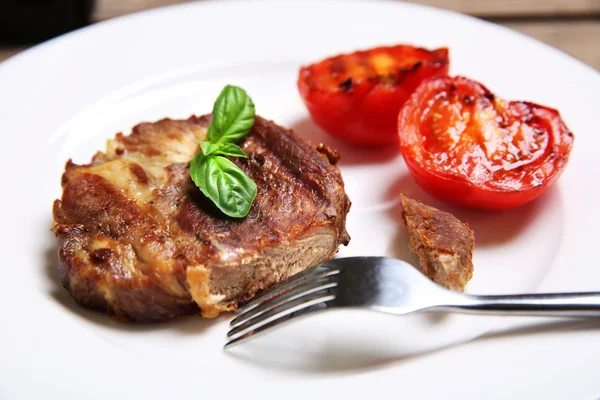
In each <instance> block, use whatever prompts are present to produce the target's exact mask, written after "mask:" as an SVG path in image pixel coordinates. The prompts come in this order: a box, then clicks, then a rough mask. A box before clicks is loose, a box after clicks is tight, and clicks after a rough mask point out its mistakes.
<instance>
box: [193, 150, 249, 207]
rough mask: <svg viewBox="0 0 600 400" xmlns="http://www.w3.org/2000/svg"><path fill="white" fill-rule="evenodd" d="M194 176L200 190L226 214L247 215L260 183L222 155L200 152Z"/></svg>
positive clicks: (194, 159) (194, 162)
mask: <svg viewBox="0 0 600 400" xmlns="http://www.w3.org/2000/svg"><path fill="white" fill-rule="evenodd" d="M190 175H191V177H192V180H193V181H194V183H195V184H196V185H197V186H198V187H199V188H200V191H201V192H202V193H203V194H204V195H205V196H206V197H208V198H209V199H210V200H211V201H212V202H213V203H215V205H216V206H217V207H218V208H219V209H220V210H221V211H223V213H224V214H225V215H228V216H230V217H232V218H243V217H245V216H246V215H248V211H250V206H251V205H252V202H253V201H254V198H255V197H256V183H254V181H252V179H250V178H249V177H248V175H246V174H245V173H244V171H242V170H241V169H240V168H239V167H238V166H237V165H235V164H234V163H232V162H231V161H229V160H228V159H226V158H224V157H220V156H212V155H211V156H205V155H204V154H202V153H198V154H197V155H196V157H194V158H193V159H192V161H191V164H190Z"/></svg>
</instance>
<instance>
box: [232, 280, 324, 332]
mask: <svg viewBox="0 0 600 400" xmlns="http://www.w3.org/2000/svg"><path fill="white" fill-rule="evenodd" d="M327 295H334V294H333V293H332V291H331V289H330V288H325V289H321V290H319V291H316V292H313V293H310V294H307V295H305V296H302V297H298V298H296V299H293V300H290V301H286V302H285V303H282V304H280V305H278V306H276V307H273V308H271V309H270V310H268V311H265V312H263V313H262V314H260V315H258V316H255V317H254V318H250V319H248V320H247V321H245V322H243V323H242V324H240V325H238V326H237V327H235V328H233V329H231V330H230V331H229V332H227V337H232V336H235V335H238V334H240V333H242V332H244V331H245V330H247V329H252V328H253V327H255V326H257V325H262V324H263V323H266V322H268V321H269V320H270V319H272V318H274V317H277V316H278V314H281V313H285V312H286V311H288V310H293V309H295V308H296V307H299V306H302V305H303V304H305V303H307V302H311V301H313V300H314V299H316V298H321V297H323V296H327ZM290 312H291V311H290Z"/></svg>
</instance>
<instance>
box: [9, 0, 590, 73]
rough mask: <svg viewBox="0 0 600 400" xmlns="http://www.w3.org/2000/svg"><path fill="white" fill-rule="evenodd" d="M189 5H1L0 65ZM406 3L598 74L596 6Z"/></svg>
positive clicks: (576, 1)
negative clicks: (544, 47)
mask: <svg viewBox="0 0 600 400" xmlns="http://www.w3.org/2000/svg"><path fill="white" fill-rule="evenodd" d="M189 1H194V0H0V62H1V61H2V60H5V59H7V58H9V57H11V56H13V55H15V54H17V53H18V52H20V51H23V50H24V49H26V48H28V47H30V46H32V45H34V44H36V43H39V42H41V41H44V40H47V39H49V38H52V37H54V36H57V35H60V34H62V33H65V32H68V31H70V30H73V29H77V28H80V27H82V26H86V25H89V24H93V23H96V22H99V21H104V20H107V19H110V18H114V17H117V16H121V15H125V14H130V13H133V12H136V11H141V10H147V9H151V8H155V7H160V6H165V5H171V4H177V3H185V2H189ZM197 1H202V0H197ZM392 1H394V0H392ZM409 2H412V3H420V4H426V5H431V6H436V7H440V8H445V9H448V10H453V11H457V12H461V13H465V14H470V15H473V16H476V17H479V18H483V19H486V20H489V21H492V22H495V23H498V24H501V25H504V26H506V27H508V28H511V29H514V30H517V31H519V32H522V33H525V34H527V35H529V36H532V37H534V38H537V39H539V40H541V41H543V42H546V43H548V44H550V45H552V46H554V47H557V48H558V49H561V50H563V51H565V52H567V53H569V54H571V55H572V56H574V57H576V58H578V59H580V60H582V61H583V62H585V63H587V64H588V65H590V66H592V67H593V68H595V69H597V70H600V0H409Z"/></svg>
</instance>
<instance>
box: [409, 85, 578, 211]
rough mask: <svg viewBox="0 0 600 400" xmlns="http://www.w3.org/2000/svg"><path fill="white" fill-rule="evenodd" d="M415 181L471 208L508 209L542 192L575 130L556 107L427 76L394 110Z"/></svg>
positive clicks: (559, 169)
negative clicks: (523, 100)
mask: <svg viewBox="0 0 600 400" xmlns="http://www.w3.org/2000/svg"><path fill="white" fill-rule="evenodd" d="M398 131H399V137H400V147H401V150H402V155H403V156H404V160H405V161H406V164H407V165H408V168H409V169H410V171H411V173H412V174H413V176H414V178H415V180H416V181H417V183H418V184H419V185H420V186H421V187H423V189H425V190H426V191H427V192H429V193H430V194H431V195H433V196H435V197H438V198H440V199H442V200H445V201H448V202H451V203H455V204H460V205H464V206H468V207H475V208H483V209H492V210H499V209H507V208H513V207H518V206H521V205H523V204H525V203H527V202H529V201H531V200H533V199H535V198H536V197H538V196H540V195H541V194H542V193H544V192H545V191H546V190H548V188H549V187H550V186H551V185H552V184H553V183H554V182H555V181H556V179H557V178H558V177H559V175H560V174H561V172H562V171H563V169H564V168H565V166H566V164H567V161H568V159H569V153H570V151H571V148H572V146H573V134H572V133H571V132H570V131H569V129H568V128H567V127H566V125H565V124H564V122H563V121H562V119H561V118H560V115H559V113H558V111H556V110H553V109H551V108H548V107H544V106H540V105H537V104H533V103H527V102H520V101H505V100H502V99H499V98H497V97H495V96H494V95H493V94H492V93H491V92H490V91H489V90H488V89H486V88H485V87H484V86H483V85H481V84H479V83H477V82H475V81H472V80H469V79H467V78H462V77H456V78H452V77H447V76H446V77H439V78H433V79H431V80H428V81H426V82H424V83H423V84H422V85H421V86H420V87H419V88H418V89H417V90H416V91H415V93H414V94H413V95H412V96H411V98H410V99H409V100H408V101H407V102H406V104H405V105H404V107H403V108H402V110H401V111H400V114H399V116H398Z"/></svg>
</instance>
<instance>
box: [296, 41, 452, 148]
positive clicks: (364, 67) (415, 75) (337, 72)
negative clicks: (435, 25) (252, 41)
mask: <svg viewBox="0 0 600 400" xmlns="http://www.w3.org/2000/svg"><path fill="white" fill-rule="evenodd" d="M448 66H449V60H448V49H446V48H441V49H437V50H434V51H429V50H426V49H421V48H416V47H412V46H406V45H398V46H392V47H378V48H374V49H370V50H366V51H357V52H354V53H352V54H341V55H338V56H335V57H331V58H327V59H325V60H323V61H320V62H318V63H316V64H312V65H309V66H306V67H302V68H301V69H300V74H299V77H298V89H299V91H300V95H301V96H302V99H303V101H304V104H305V105H306V107H307V108H308V111H309V112H310V114H311V116H312V118H313V120H314V121H315V123H316V124H317V125H319V126H320V127H322V128H323V129H324V130H325V131H326V132H328V133H329V134H331V135H333V136H336V137H338V138H340V139H342V140H346V141H348V142H351V143H354V144H359V145H364V146H382V145H389V144H394V143H397V141H398V136H397V131H396V127H397V118H398V111H399V110H400V108H401V107H402V105H403V104H404V102H405V101H406V100H407V99H408V98H409V97H410V95H411V93H412V92H413V91H414V90H415V89H416V88H417V87H418V86H419V84H420V83H421V82H422V81H424V80H425V79H428V78H431V77H433V76H440V75H447V74H448Z"/></svg>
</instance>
